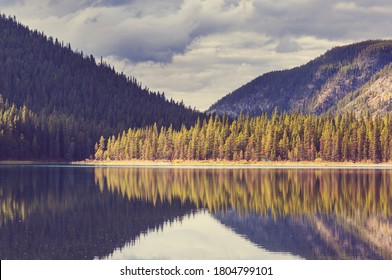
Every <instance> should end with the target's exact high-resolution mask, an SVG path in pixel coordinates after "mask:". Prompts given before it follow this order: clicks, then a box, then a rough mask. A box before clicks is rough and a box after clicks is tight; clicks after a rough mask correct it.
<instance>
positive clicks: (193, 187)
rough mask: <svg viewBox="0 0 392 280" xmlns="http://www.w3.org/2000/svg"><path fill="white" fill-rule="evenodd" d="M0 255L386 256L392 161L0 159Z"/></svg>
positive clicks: (390, 240) (389, 254) (390, 249)
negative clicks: (270, 163) (273, 164)
mask: <svg viewBox="0 0 392 280" xmlns="http://www.w3.org/2000/svg"><path fill="white" fill-rule="evenodd" d="M0 203H1V209H0V258H1V259H293V258H294V259H297V258H305V259H392V223H391V222H392V212H391V210H392V170H387V169H385V170H384V169H252V168H246V169H241V168H233V169H231V168H222V169H221V168H213V169H207V168H206V169H204V168H148V167H143V168H136V167H135V168H117V167H80V166H44V165H41V166H38V165H0Z"/></svg>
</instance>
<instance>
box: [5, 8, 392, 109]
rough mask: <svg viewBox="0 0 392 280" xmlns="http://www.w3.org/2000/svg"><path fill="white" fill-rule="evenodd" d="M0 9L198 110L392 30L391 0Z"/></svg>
mask: <svg viewBox="0 0 392 280" xmlns="http://www.w3.org/2000/svg"><path fill="white" fill-rule="evenodd" d="M0 12H2V13H4V14H6V15H15V16H16V17H17V19H18V21H20V22H21V23H23V24H25V25H27V26H29V27H30V28H31V29H37V30H40V31H44V32H45V33H46V34H47V35H50V36H53V37H56V38H59V39H60V40H61V41H64V42H66V43H68V42H69V43H71V45H72V48H73V49H75V50H76V49H77V50H83V52H84V53H85V54H93V55H94V56H96V57H98V58H99V57H101V56H103V57H104V59H105V60H106V61H107V62H108V63H109V64H111V65H113V66H114V67H115V68H116V70H117V71H119V72H121V71H123V72H124V73H126V74H127V75H130V76H135V77H136V78H137V79H138V80H139V81H140V82H142V84H143V85H146V86H148V87H149V88H150V89H152V90H155V91H160V92H162V91H164V92H165V94H166V96H167V97H173V99H175V100H178V101H180V100H183V101H184V102H185V104H187V105H191V106H192V107H196V108H198V109H200V110H205V109H207V108H208V107H209V106H210V105H212V103H214V102H215V101H216V100H218V99H219V98H221V97H223V96H224V95H226V94H227V93H229V92H231V91H233V90H234V89H236V88H238V87H239V86H241V85H243V84H245V83H247V82H249V81H250V80H252V79H253V78H255V77H257V76H259V75H261V74H263V73H265V72H268V71H272V70H281V69H287V68H291V67H294V66H298V65H301V64H304V63H306V62H308V61H309V60H311V59H313V58H315V57H317V56H319V55H321V54H322V53H324V52H325V51H326V50H328V49H331V48H332V47H334V46H337V45H344V44H348V43H352V42H358V41H362V40H367V39H390V38H391V37H392V36H391V32H392V1H390V0H372V1H369V0H356V1H336V0H328V1H325V0H167V1H160V0H1V1H0Z"/></svg>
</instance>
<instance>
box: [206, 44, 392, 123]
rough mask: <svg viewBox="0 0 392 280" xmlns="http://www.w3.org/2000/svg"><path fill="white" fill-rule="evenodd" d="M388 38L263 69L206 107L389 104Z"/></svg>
mask: <svg viewBox="0 0 392 280" xmlns="http://www.w3.org/2000/svg"><path fill="white" fill-rule="evenodd" d="M391 63H392V40H376V41H364V42H360V43H355V44H351V45H347V46H343V47H336V48H333V49H332V50H329V51H327V52H326V53H325V54H324V55H322V56H320V57H318V58H316V59H314V60H312V61H310V62H309V63H307V64H305V65H302V66H299V67H296V68H293V69H290V70H283V71H275V72H270V73H266V74H264V75H262V76H260V77H258V78H256V79H254V80H253V81H251V82H249V83H248V84H246V85H244V86H242V87H240V88H239V89H237V90H235V91H233V92H232V93H230V94H228V95H226V96H225V97H223V98H222V99H220V100H219V101H218V102H216V103H215V104H214V105H212V106H211V108H210V109H209V110H208V112H210V113H218V114H224V113H226V114H228V115H230V116H233V117H235V116H237V115H238V114H239V113H240V112H241V111H242V112H244V113H249V114H250V115H252V116H255V115H260V114H261V113H262V112H272V111H273V110H274V108H275V107H277V108H279V110H281V111H283V110H284V111H288V112H302V113H311V114H322V113H325V112H327V111H334V112H343V111H345V110H353V109H354V110H364V111H370V112H371V113H372V114H381V113H384V112H389V111H391V110H392V106H390V105H389V104H390V102H391V97H392V82H391V80H392V78H391V77H392V70H391V69H392V66H391Z"/></svg>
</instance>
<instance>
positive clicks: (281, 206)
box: [95, 168, 392, 218]
mask: <svg viewBox="0 0 392 280" xmlns="http://www.w3.org/2000/svg"><path fill="white" fill-rule="evenodd" d="M95 180H96V183H97V185H98V186H99V187H100V188H101V189H102V190H103V189H104V188H108V189H109V190H110V191H112V192H118V193H120V194H122V195H123V196H126V197H128V198H138V199H143V200H146V201H150V202H152V203H156V202H157V201H162V200H164V201H169V202H170V201H172V200H173V199H174V198H178V199H180V200H181V201H182V202H185V201H191V202H192V203H194V204H195V205H196V206H197V207H199V208H208V209H209V210H210V211H212V212H215V211H217V210H223V211H224V210H226V209H228V208H229V207H231V208H234V209H236V210H237V212H239V213H242V214H246V213H248V212H255V213H259V214H262V215H263V216H265V215H267V214H269V213H272V215H273V216H275V217H277V216H287V215H291V216H298V215H303V214H323V215H327V216H329V215H332V214H333V215H338V216H343V217H351V218H364V217H369V216H372V215H377V216H382V217H385V218H389V217H390V216H391V205H392V187H391V186H392V184H391V183H392V170H360V169H355V170H352V169H351V170H348V169H343V170H336V169H320V170H312V169H310V170H305V169H186V168H184V169H178V168H175V169H174V168H172V169H170V168H160V169H149V168H142V169H134V168H130V169H128V168H118V169H117V168H98V169H95Z"/></svg>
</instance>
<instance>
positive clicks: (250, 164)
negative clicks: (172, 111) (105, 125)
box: [72, 160, 392, 168]
mask: <svg viewBox="0 0 392 280" xmlns="http://www.w3.org/2000/svg"><path fill="white" fill-rule="evenodd" d="M72 164H78V165H95V166H162V167H165V166H168V167H169V166H178V167H180V166H185V167H186V166H189V167H191V166H196V167H203V166H206V167H239V168H243V167H253V168H258V167H259V168H280V167H286V168H287V167H293V168H294V167H298V168H323V167H325V168H330V167H331V168H333V167H336V168H392V163H380V164H376V163H371V162H358V163H353V162H312V161H300V162H290V161H271V162H247V161H202V160H201V161H189V160H185V161H183V160H175V161H161V160H160V161H150V160H124V161H121V160H113V161H94V160H86V161H77V162H73V163H72Z"/></svg>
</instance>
